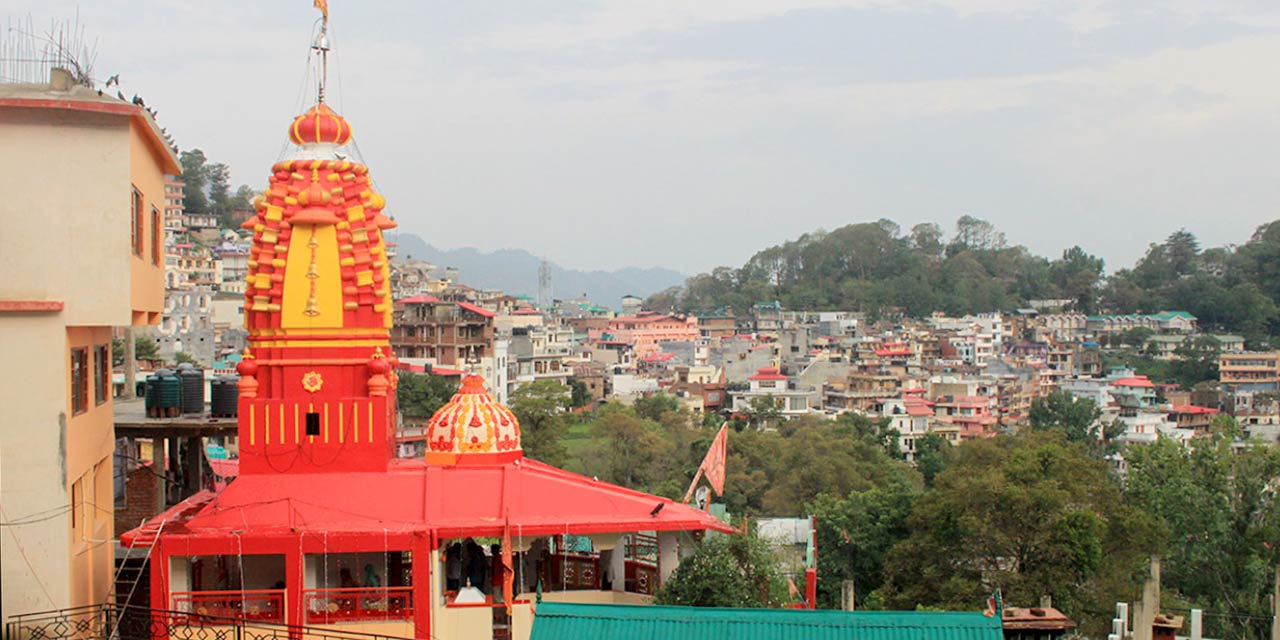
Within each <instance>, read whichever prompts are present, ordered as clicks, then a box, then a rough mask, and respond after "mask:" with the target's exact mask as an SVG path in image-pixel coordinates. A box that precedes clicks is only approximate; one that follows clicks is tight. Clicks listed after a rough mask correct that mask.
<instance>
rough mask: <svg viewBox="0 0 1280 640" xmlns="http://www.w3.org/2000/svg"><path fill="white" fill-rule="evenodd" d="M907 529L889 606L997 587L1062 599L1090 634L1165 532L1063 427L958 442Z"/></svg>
mask: <svg viewBox="0 0 1280 640" xmlns="http://www.w3.org/2000/svg"><path fill="white" fill-rule="evenodd" d="M908 527H909V529H910V536H909V537H907V538H906V539H904V540H903V541H902V542H899V543H898V544H897V545H895V546H894V547H893V549H892V550H891V551H890V552H889V554H888V557H887V558H886V560H885V564H884V566H885V582H884V586H883V587H881V589H880V592H879V596H880V597H882V598H883V599H884V602H885V605H886V606H887V607H890V608H915V607H916V606H927V607H947V608H961V609H971V608H974V607H976V606H979V603H981V602H982V601H983V599H984V598H986V596H987V595H989V594H990V592H991V589H992V588H993V587H996V586H998V587H1000V588H1001V590H1002V591H1003V592H1004V595H1005V601H1006V602H1009V603H1015V602H1036V601H1038V600H1039V598H1040V597H1041V596H1043V595H1051V596H1053V601H1054V605H1055V606H1057V607H1058V608H1060V609H1062V610H1063V611H1064V612H1066V613H1067V614H1068V615H1072V616H1075V617H1076V618H1077V619H1078V620H1083V625H1082V626H1083V627H1084V628H1085V630H1086V631H1087V632H1091V633H1092V632H1096V631H1098V630H1101V629H1103V628H1105V625H1106V624H1107V621H1108V620H1107V619H1108V618H1109V614H1101V613H1095V612H1097V611H1107V609H1108V606H1109V605H1110V604H1112V603H1114V602H1116V601H1118V600H1131V599H1133V596H1134V595H1135V594H1136V590H1137V587H1138V581H1137V578H1136V576H1137V575H1139V573H1140V570H1141V567H1142V565H1143V563H1144V562H1145V561H1146V558H1147V554H1148V552H1149V551H1151V550H1152V549H1153V547H1154V545H1155V544H1156V540H1155V536H1156V534H1157V532H1156V529H1155V527H1154V525H1153V524H1152V523H1151V521H1150V520H1149V519H1148V518H1147V517H1146V516H1145V515H1144V514H1142V513H1141V512H1139V511H1138V510H1136V509H1134V508H1133V507H1131V506H1129V505H1127V504H1125V502H1124V501H1123V500H1122V496H1121V493H1120V489H1119V487H1118V486H1117V484H1116V483H1115V482H1114V481H1113V480H1112V479H1111V474H1110V470H1109V468H1108V466H1107V465H1106V464H1105V463H1104V462H1102V461H1099V460H1094V459H1091V458H1090V457H1089V456H1088V455H1086V453H1085V451H1084V449H1083V447H1081V446H1080V445H1078V444H1075V443H1071V442H1068V441H1067V440H1066V439H1065V438H1064V437H1063V436H1062V435H1061V434H1058V433H1053V432H1036V433H1032V434H1026V435H1018V436H999V437H996V438H991V439H984V440H975V441H970V442H966V443H964V444H963V445H960V446H959V447H957V449H956V456H955V458H954V459H953V460H952V462H951V464H950V465H949V466H948V467H947V470H946V471H944V472H942V474H940V475H939V476H938V477H937V478H936V481H935V486H934V489H933V490H932V491H930V492H928V493H926V494H925V495H924V496H923V497H921V498H920V499H919V500H917V501H916V502H915V504H914V506H913V507H912V512H911V516H910V518H909V520H908ZM1103 558H1106V562H1103Z"/></svg>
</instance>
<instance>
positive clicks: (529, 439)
mask: <svg viewBox="0 0 1280 640" xmlns="http://www.w3.org/2000/svg"><path fill="white" fill-rule="evenodd" d="M569 404H570V390H569V387H566V386H564V385H562V384H560V383H559V382H557V381H555V380H547V379H544V380H536V381H534V382H530V383H528V384H525V385H522V386H520V387H519V388H517V389H516V390H515V391H513V392H512V393H511V411H512V413H514V414H515V415H516V419H517V420H519V421H520V444H521V447H522V448H523V449H524V454H525V455H527V456H529V457H530V458H533V459H534V460H538V461H540V462H545V463H547V464H551V465H556V466H560V465H563V464H564V461H565V459H566V458H567V457H568V452H567V451H566V450H565V447H564V442H563V439H564V436H565V433H566V432H567V431H568V429H569V420H568V414H566V413H565V410H566V409H568V408H569Z"/></svg>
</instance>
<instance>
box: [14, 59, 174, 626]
mask: <svg viewBox="0 0 1280 640" xmlns="http://www.w3.org/2000/svg"><path fill="white" fill-rule="evenodd" d="M0 140H4V153H3V154H0V175H3V176H4V184H5V197H4V204H3V205H0V211H3V213H4V217H5V221H6V222H7V223H8V226H9V227H10V229H11V230H12V231H13V232H14V233H13V235H12V237H11V238H9V240H8V241H7V242H5V243H4V249H3V250H0V273H3V274H4V278H3V280H2V281H0V353H3V354H4V356H5V359H6V361H8V362H10V363H11V364H12V365H13V366H8V367H5V368H4V370H3V372H2V373H0V404H2V405H3V406H4V407H5V414H4V415H5V420H4V421H3V424H0V441H3V443H4V446H3V447H0V468H3V469H4V483H3V485H0V505H3V514H0V515H3V518H4V520H5V521H6V523H7V526H5V527H4V529H5V531H4V543H3V544H0V579H3V581H4V590H3V596H0V597H2V598H3V608H4V611H5V612H6V613H17V612H23V611H44V610H49V609H60V608H64V607H73V606H80V605H89V604H95V603H101V602H103V601H104V600H105V598H106V596H107V593H108V589H109V588H110V583H111V579H112V575H113V568H114V557H113V553H112V546H111V544H110V543H109V541H110V540H111V539H112V538H113V537H114V531H113V526H114V523H113V519H114V518H113V513H114V504H115V500H114V499H113V493H114V491H113V474H112V452H113V450H114V448H115V436H114V433H115V432H114V426H113V415H112V414H113V399H112V393H111V387H112V385H111V372H112V353H111V350H112V349H111V339H112V328H113V327H122V326H135V325H147V324H154V323H157V322H159V321H160V314H161V312H162V310H163V305H164V230H165V222H164V211H165V195H166V194H165V176H166V175H172V174H178V173H181V170H182V169H181V167H180V166H179V164H178V159H177V156H176V155H175V152H174V149H173V148H171V147H170V146H169V144H168V142H167V141H166V139H165V137H164V135H163V134H162V132H161V131H160V128H159V127H158V126H157V125H156V123H155V120H154V119H153V117H152V116H151V115H150V114H149V113H148V112H147V111H146V110H145V109H143V108H142V107H140V106H137V105H133V104H129V103H126V102H124V101H121V100H117V99H115V98H111V97H107V96H103V95H101V94H100V93H99V92H97V91H94V90H92V89H91V88H89V87H86V86H82V85H79V84H77V83H76V82H75V80H74V79H73V77H72V76H71V75H70V74H69V73H67V72H65V71H62V70H60V69H54V70H53V72H52V74H51V79H50V83H49V84H0ZM126 344H128V339H126ZM126 376H127V377H131V376H132V373H131V372H128V373H126ZM126 386H128V385H126Z"/></svg>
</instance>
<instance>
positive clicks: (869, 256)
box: [648, 216, 1102, 317]
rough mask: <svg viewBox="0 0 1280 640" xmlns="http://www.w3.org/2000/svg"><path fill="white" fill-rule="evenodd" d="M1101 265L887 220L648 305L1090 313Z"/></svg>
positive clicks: (1071, 253) (971, 230) (704, 278)
mask: <svg viewBox="0 0 1280 640" xmlns="http://www.w3.org/2000/svg"><path fill="white" fill-rule="evenodd" d="M1101 277H1102V261H1101V260H1100V259H1098V258H1095V257H1093V256H1090V255H1089V254H1087V253H1085V252H1084V251H1083V250H1082V249H1080V248H1079V247H1074V248H1072V249H1069V250H1067V251H1065V252H1063V256H1062V258H1061V259H1060V260H1054V261H1049V260H1046V259H1044V258H1040V257H1037V256H1034V255H1032V254H1031V253H1030V252H1028V251H1027V250H1026V249H1025V248H1023V247H1019V246H1009V245H1008V244H1007V243H1006V241H1005V238H1004V234H1002V233H1000V232H999V231H997V230H996V229H995V228H994V227H993V226H992V225H991V224H990V223H989V222H986V221H984V220H980V219H978V218H974V217H972V216H964V217H962V218H960V220H958V221H957V222H956V233H955V236H954V237H953V238H952V239H951V241H950V242H947V241H946V240H945V238H944V235H943V231H942V229H941V228H940V227H938V226H937V225H934V224H921V225H916V226H915V227H913V228H912V229H911V231H910V232H909V233H908V234H906V235H903V234H902V233H901V231H900V229H899V227H898V225H897V224H895V223H893V222H892V221H889V220H881V221H878V222H874V223H863V224H852V225H847V226H844V227H840V228H838V229H835V230H834V231H831V232H821V231H820V232H815V233H808V234H804V235H802V236H800V238H798V239H796V240H794V241H791V242H787V243H784V244H782V245H778V246H775V247H770V248H768V249H765V250H763V251H761V252H759V253H757V254H756V255H755V256H753V257H752V258H751V259H750V260H748V261H747V263H746V264H744V265H743V266H742V267H741V268H739V269H731V268H727V267H721V268H718V269H715V270H713V271H711V272H710V273H705V274H700V275H697V276H694V277H692V278H690V279H689V280H688V281H686V282H685V284H684V286H683V287H681V288H679V289H678V290H676V291H670V290H668V291H665V292H662V293H661V294H659V295H658V296H656V297H654V298H653V299H651V300H650V302H649V303H648V304H649V306H650V307H652V308H664V309H665V308H676V309H682V310H696V309H715V308H732V309H736V310H739V312H742V311H745V310H746V309H749V308H750V307H751V306H752V305H753V304H755V303H756V302H759V301H762V300H779V301H781V303H782V304H783V306H785V307H789V308H794V309H818V308H841V309H856V310H861V311H864V312H866V313H868V314H869V315H870V316H872V317H877V316H879V315H880V314H881V313H882V312H883V311H885V310H887V309H901V310H904V311H906V312H907V313H908V314H909V315H912V316H916V317H922V316H926V315H928V314H930V313H932V312H934V311H947V312H949V313H959V314H963V313H976V312H983V311H991V310H992V309H1005V310H1008V309H1012V308H1013V307H1015V306H1018V304H1020V303H1022V302H1025V300H1027V299H1029V298H1044V297H1068V298H1072V299H1075V300H1076V301H1077V307H1079V308H1080V309H1082V310H1085V311H1092V310H1093V309H1094V308H1095V307H1096V300H1097V290H1098V285H1099V283H1100V281H1101Z"/></svg>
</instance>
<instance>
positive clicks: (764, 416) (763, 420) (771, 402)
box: [747, 393, 782, 428]
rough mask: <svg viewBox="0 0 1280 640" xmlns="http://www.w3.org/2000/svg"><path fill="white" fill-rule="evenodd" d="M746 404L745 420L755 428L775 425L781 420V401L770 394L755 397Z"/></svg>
mask: <svg viewBox="0 0 1280 640" xmlns="http://www.w3.org/2000/svg"><path fill="white" fill-rule="evenodd" d="M747 404H748V408H747V418H748V420H749V421H750V422H751V424H752V425H753V426H755V427H756V428H764V427H767V426H769V425H770V424H776V423H777V422H778V420H780V419H781V418H782V399H781V398H779V397H777V396H775V395H773V394H772V393H770V394H767V395H763V396H756V397H754V398H752V399H751V401H750V402H749V403H747Z"/></svg>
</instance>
